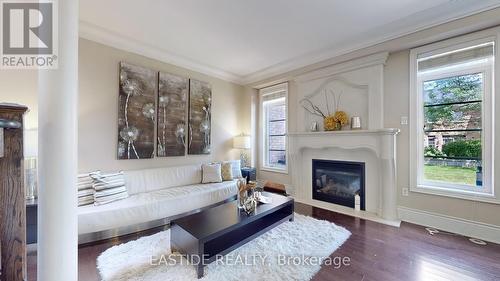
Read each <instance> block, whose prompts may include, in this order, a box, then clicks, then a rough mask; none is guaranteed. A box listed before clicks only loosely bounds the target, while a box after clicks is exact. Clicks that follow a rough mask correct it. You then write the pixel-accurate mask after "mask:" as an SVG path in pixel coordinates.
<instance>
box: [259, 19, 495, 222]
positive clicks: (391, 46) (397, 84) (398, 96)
mask: <svg viewBox="0 0 500 281" xmlns="http://www.w3.org/2000/svg"><path fill="white" fill-rule="evenodd" d="M499 24H500V9H495V10H491V11H487V12H484V13H481V14H477V15H474V16H470V17H467V18H463V19H460V20H456V21H453V22H450V23H447V24H443V25H440V26H437V27H434V28H430V29H427V30H423V31H420V32H416V33H413V34H410V35H407V36H404V37H401V38H398V39H394V40H391V41H388V42H385V43H382V44H379V45H376V46H373V47H370V48H366V49H362V50H359V51H355V52H352V53H349V54H346V55H344V56H340V57H336V58H332V59H330V60H327V61H324V62H321V63H317V64H313V65H310V66H307V67H304V68H301V69H298V70H294V71H291V72H289V73H286V74H283V75H280V76H277V77H272V78H269V79H266V80H264V81H258V82H256V83H253V84H251V85H249V87H254V88H261V87H264V86H267V85H272V84H275V83H279V82H283V81H291V80H292V79H293V78H294V77H295V76H298V75H301V74H304V73H306V72H309V71H312V70H316V69H319V68H322V67H325V66H328V65H332V64H335V63H339V62H344V61H347V60H350V59H353V58H357V57H361V56H365V55H369V54H373V53H377V52H381V51H390V52H391V53H390V56H389V58H388V60H387V63H386V66H385V73H384V108H386V109H387V110H386V111H385V112H384V126H385V127H391V128H400V129H401V133H400V134H399V135H398V137H397V146H398V147H397V187H398V205H399V206H404V207H407V208H412V209H417V210H422V211H426V212H431V213H437V214H442V215H445V216H450V217H457V218H461V219H466V220H471V221H476V222H482V223H486V224H492V225H497V226H500V215H499V214H500V205H498V204H491V203H482V202H476V201H471V200H463V199H455V198H449V197H443V196H437V195H427V194H422V193H415V192H410V193H409V196H402V194H401V193H402V192H401V190H402V189H403V188H409V186H410V180H409V164H408V161H409V152H408V149H409V132H408V126H402V125H400V118H401V116H409V106H410V105H409V49H410V48H413V47H416V46H420V45H424V44H428V43H432V42H435V41H439V40H442V39H445V38H449V37H452V36H457V35H461V34H465V33H467V32H471V31H476V30H481V29H484V28H486V27H493V26H497V25H499ZM296 94H297V89H296V87H295V86H294V83H293V82H291V84H290V87H289V97H290V100H292V101H293V100H295V99H294V98H293V97H294V96H296ZM289 106H290V108H295V106H296V105H294V104H293V105H292V104H289ZM496 108H497V112H498V111H499V109H500V102H499V101H498V100H497V106H496ZM257 116H258V115H257ZM410 122H411V120H410ZM497 123H498V122H497ZM295 124H296V119H295V118H294V115H293V112H291V113H290V114H289V131H290V132H292V131H294V130H295V127H296V126H295ZM496 130H497V134H496V135H499V134H498V132H500V126H499V125H498V124H497V129H496ZM256 135H257V138H259V137H260V135H259V132H256ZM496 147H497V150H496V156H495V159H496V160H497V162H498V161H500V153H499V150H500V140H498V139H497V141H496ZM257 155H259V153H257ZM499 166H500V165H497V166H496V178H497V184H496V190H497V192H499V191H498V190H500V186H499V184H498V182H499V180H498V179H499V178H500V169H499V168H500V167H499ZM258 177H259V179H262V180H272V181H277V182H281V183H285V184H290V183H291V176H290V175H289V174H279V173H273V172H266V171H258Z"/></svg>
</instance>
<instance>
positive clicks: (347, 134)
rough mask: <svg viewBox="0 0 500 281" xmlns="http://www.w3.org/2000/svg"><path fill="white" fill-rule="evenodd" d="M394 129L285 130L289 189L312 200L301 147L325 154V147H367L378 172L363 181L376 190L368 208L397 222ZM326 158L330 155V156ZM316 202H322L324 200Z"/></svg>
mask: <svg viewBox="0 0 500 281" xmlns="http://www.w3.org/2000/svg"><path fill="white" fill-rule="evenodd" d="M398 133H399V129H395V128H384V129H374V130H345V131H333V132H295V133H289V134H288V142H289V156H290V162H289V163H291V165H290V168H291V175H292V186H291V187H290V189H291V190H290V191H291V193H292V194H293V195H294V197H296V199H297V200H298V201H303V202H308V203H315V202H314V201H315V200H313V199H312V192H311V190H312V187H311V179H310V178H309V177H305V176H303V175H304V173H303V171H307V170H311V169H312V163H311V160H310V159H306V157H304V151H305V150H316V151H317V150H325V154H324V155H326V150H328V149H344V150H367V149H368V150H370V151H371V152H373V153H374V155H376V159H377V160H376V162H377V163H376V165H377V168H378V169H379V174H378V175H376V176H377V177H378V181H377V182H370V183H367V185H366V188H377V189H378V192H376V194H377V193H378V194H380V196H378V198H376V201H375V202H377V205H378V206H375V207H374V209H373V210H371V215H374V216H375V217H378V218H380V219H381V220H384V221H388V222H398V221H399V220H398V215H397V190H396V135H397V134H398ZM327 158H329V159H331V158H332V156H329V157H327ZM331 160H335V159H331ZM316 203H318V204H323V203H324V202H316ZM327 204H329V203H327ZM320 207H321V206H320ZM365 217H366V216H365ZM392 224H397V223H392Z"/></svg>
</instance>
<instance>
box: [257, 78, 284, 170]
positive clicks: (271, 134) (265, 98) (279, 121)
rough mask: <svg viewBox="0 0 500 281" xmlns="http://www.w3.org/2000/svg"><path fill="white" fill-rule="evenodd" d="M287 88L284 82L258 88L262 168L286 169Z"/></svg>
mask: <svg viewBox="0 0 500 281" xmlns="http://www.w3.org/2000/svg"><path fill="white" fill-rule="evenodd" d="M287 90H288V85H287V84H286V83H285V84H279V85H276V86H272V87H268V88H264V89H261V90H260V101H261V107H260V108H261V112H262V114H261V117H262V118H261V120H262V121H261V128H262V130H261V132H262V137H263V138H262V148H263V149H262V156H261V157H262V161H261V162H262V163H261V168H262V169H264V170H272V171H277V172H286V171H287V137H286V133H287V102H286V98H287Z"/></svg>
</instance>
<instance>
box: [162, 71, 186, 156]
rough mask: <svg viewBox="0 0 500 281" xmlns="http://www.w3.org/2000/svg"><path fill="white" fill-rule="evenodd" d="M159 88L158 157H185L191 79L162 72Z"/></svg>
mask: <svg viewBox="0 0 500 281" xmlns="http://www.w3.org/2000/svg"><path fill="white" fill-rule="evenodd" d="M158 88H159V91H158V121H157V124H158V129H157V148H156V151H157V155H158V156H159V157H165V156H184V155H186V147H187V145H186V141H187V100H188V90H189V79H188V78H184V77H180V76H177V75H173V74H169V73H164V72H160V73H159V86H158Z"/></svg>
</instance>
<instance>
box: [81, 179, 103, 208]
mask: <svg viewBox="0 0 500 281" xmlns="http://www.w3.org/2000/svg"><path fill="white" fill-rule="evenodd" d="M98 173H99V171H96V172H91V173H87V174H80V175H78V177H77V181H76V184H77V187H78V206H85V205H90V204H94V186H93V180H92V177H91V175H93V174H98Z"/></svg>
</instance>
